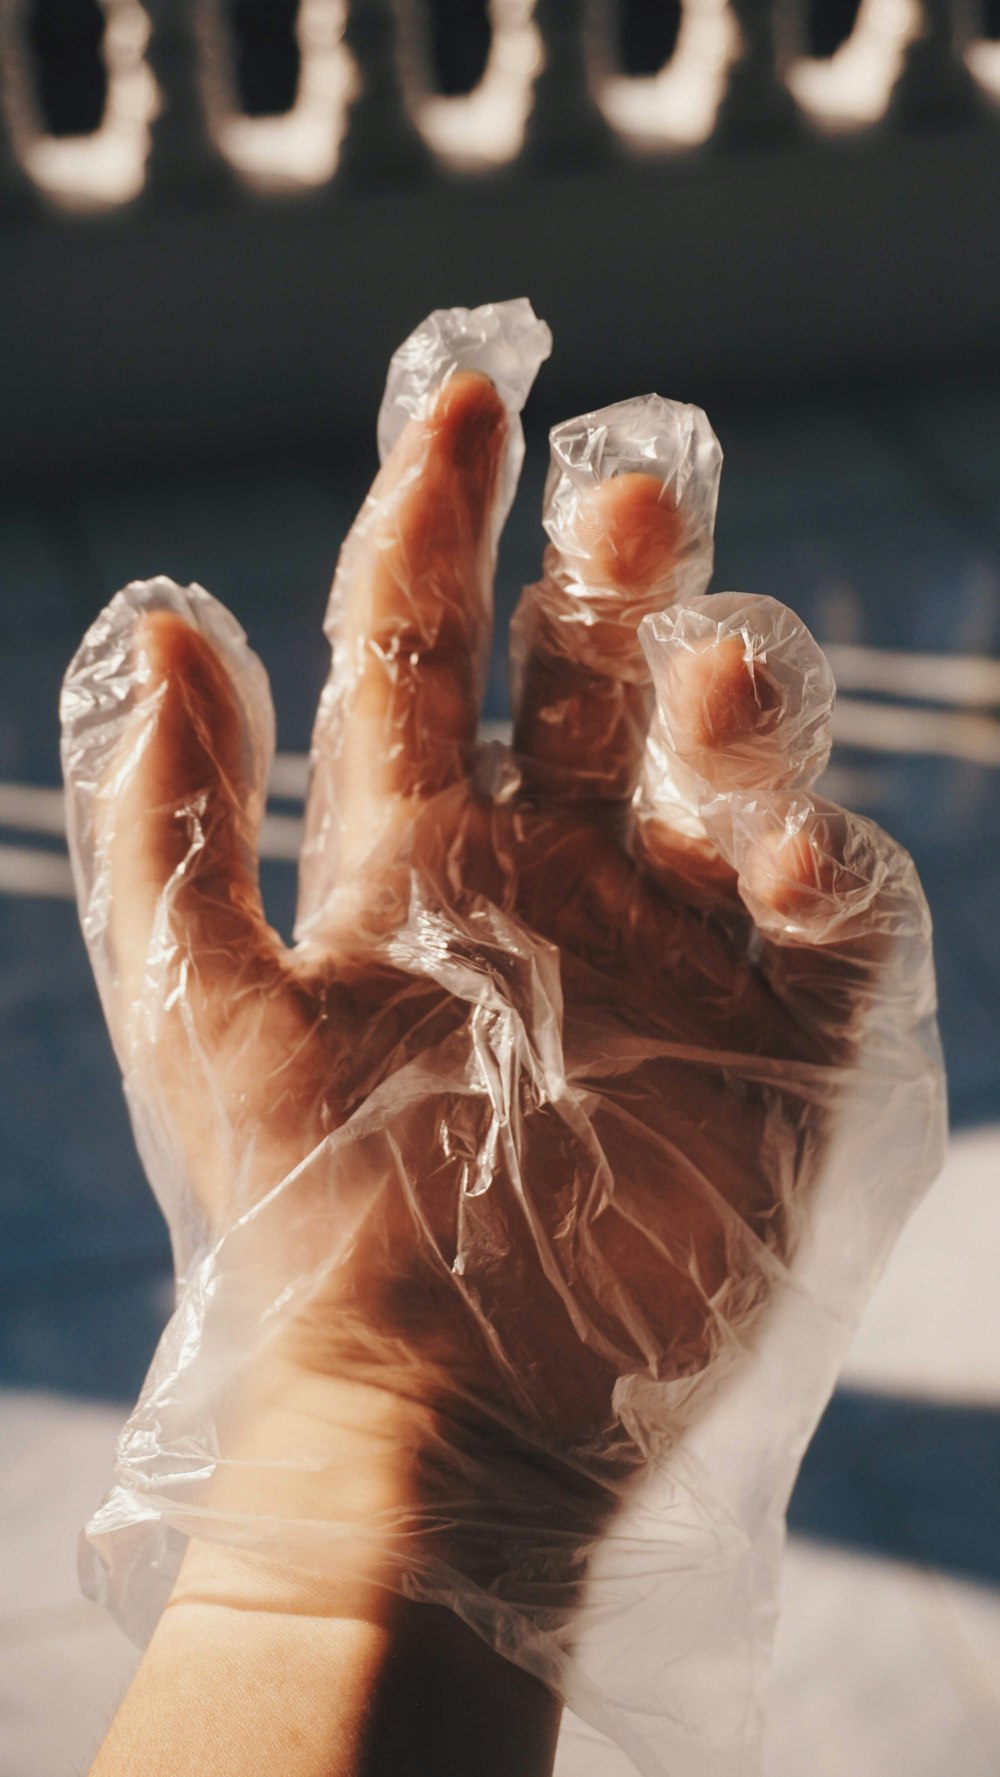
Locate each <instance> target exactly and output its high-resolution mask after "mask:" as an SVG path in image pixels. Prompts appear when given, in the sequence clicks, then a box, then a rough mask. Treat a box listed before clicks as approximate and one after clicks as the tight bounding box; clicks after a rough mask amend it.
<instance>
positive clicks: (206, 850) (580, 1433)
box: [62, 302, 944, 1777]
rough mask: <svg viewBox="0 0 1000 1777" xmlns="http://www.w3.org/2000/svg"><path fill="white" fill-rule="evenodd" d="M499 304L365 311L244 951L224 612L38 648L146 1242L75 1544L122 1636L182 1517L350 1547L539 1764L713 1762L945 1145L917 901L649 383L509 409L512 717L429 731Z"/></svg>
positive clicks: (483, 460)
mask: <svg viewBox="0 0 1000 1777" xmlns="http://www.w3.org/2000/svg"><path fill="white" fill-rule="evenodd" d="M548 344H549V340H548V334H547V330H546V329H544V327H543V326H542V324H541V323H538V322H536V321H535V319H534V317H533V315H532V314H531V310H530V307H529V306H528V305H527V304H526V303H524V302H520V303H514V304H500V305H496V306H490V307H488V308H487V309H483V310H473V311H466V310H455V311H450V312H449V313H446V314H439V315H437V316H434V317H431V320H430V321H429V322H427V323H425V324H424V326H423V327H422V328H419V329H418V330H417V332H416V333H415V334H414V335H413V336H412V338H411V339H410V340H409V341H408V342H407V343H406V345H405V346H404V347H403V348H401V350H400V352H398V353H397V354H396V357H395V358H394V360H393V366H392V369H391V372H390V378H389V387H388V391H387V396H386V403H385V405H384V406H383V411H382V417H381V420H380V427H379V438H380V445H381V449H382V454H383V459H384V461H383V468H382V471H381V473H380V476H379V478H378V479H377V480H376V483H375V486H374V488H373V490H372V494H371V496H370V497H369V499H368V501H367V502H366V504H365V507H364V508H363V510H362V513H361V515H360V517H359V520H358V523H357V525H356V527H355V530H354V532H353V533H352V536H351V538H350V539H349V540H348V542H347V544H346V545H345V548H344V551H343V554H342V557H341V562H340V565H339V567H338V571H337V576H336V579H335V583H334V589H333V594H332V597H331V606H330V615H329V618H328V623H327V630H328V634H329V635H330V638H331V641H332V643H333V646H334V658H333V665H332V669H331V675H330V681H329V684H328V686H327V690H326V692H325V693H324V697H323V700H322V704H321V708H320V712H319V716H318V719H317V726H316V735H315V744H314V754H313V777H312V786H311V790H310V799H309V806H308V809H307V822H306V834H307V837H306V843H305V847H304V851H303V865H302V875H301V891H300V908H299V920H298V927H297V939H298V941H297V945H296V947H295V948H294V950H292V951H287V950H286V949H285V947H284V946H283V945H282V943H281V941H280V940H279V939H278V938H277V937H276V936H275V934H273V933H271V932H270V931H269V930H268V928H267V927H266V926H265V924H264V922H263V917H262V913H261V909H260V905H259V900H258V894H257V888H256V863H255V859H256V849H257V841H258V836H259V830H260V823H261V819H262V815H263V809H264V803H265V788H266V778H267V770H268V764H269V760H270V755H271V751H272V747H273V717H272V713H271V706H270V699H269V693H268V688H267V682H266V677H265V675H264V671H263V669H262V667H261V666H260V663H259V662H258V661H257V659H256V657H255V656H254V655H253V654H252V653H251V651H250V649H249V647H248V645H247V642H246V638H245V637H244V635H243V632H242V630H241V629H240V628H239V625H238V624H237V623H236V622H235V620H234V619H233V618H232V617H231V616H230V615H229V614H228V613H227V612H226V611H224V610H223V608H222V607H221V606H219V605H218V604H217V603H216V602H215V601H214V600H213V599H212V598H211V597H210V596H209V594H208V593H206V592H204V591H203V590H202V589H201V588H199V587H189V588H187V589H182V588H180V587H177V586H175V585H174V584H173V583H172V582H170V581H168V580H165V579H159V580H154V581H149V582H142V583H135V584H133V585H131V586H129V587H127V588H126V589H125V590H124V591H123V592H121V593H119V594H118V596H117V597H116V598H115V599H114V600H112V602H111V604H110V605H109V607H108V608H107V610H106V611H105V612H103V613H102V615H101V616H100V617H99V618H98V620H97V622H96V623H95V624H94V626H93V627H92V629H91V630H90V631H89V633H88V635H87V637H86V638H85V640H84V643H83V645H82V647H81V649H80V652H79V653H78V654H77V656H76V658H75V660H74V661H73V663H72V665H71V666H70V669H69V672H68V674H67V678H66V685H65V690H64V697H63V705H62V715H63V725H64V765H65V775H66V783H67V794H68V810H69V836H70V846H71V852H72V857H73V864H74V871H75V875H76V881H77V887H78V893H79V899H80V907H81V916H82V921H83V929H84V934H85V937H86V940H87V943H88V946H89V949H90V954H91V957H92V960H93V964H94V969H95V974H96V976H97V980H98V985H99V988H100V991H101V995H102V1000H103V1003H104V1006H105V1009H106V1013H107V1018H108V1022H109V1026H110V1029H111V1032H112V1037H113V1040H114V1042H115V1046H116V1051H117V1054H118V1057H119V1060H120V1063H121V1067H122V1072H123V1076H124V1082H125V1091H126V1094H127V1098H128V1103H129V1106H130V1110H131V1114H132V1119H133V1125H134V1129H135V1134H136V1140H137V1142H138V1145H139V1149H140V1152H141V1154H142V1158H143V1162H144V1164H145V1167H146V1170H147V1172H148V1175H149V1178H150V1182H151V1184H152V1186H153V1189H154V1191H155V1192H156V1194H157V1197H158V1199H159V1201H160V1203H161V1205H162V1207H163V1210H164V1213H165V1215H166V1217H167V1220H168V1222H169V1224H170V1227H171V1233H172V1237H173V1241H174V1251H175V1258H176V1266H177V1280H178V1283H177V1306H176V1311H175V1313H174V1315H173V1318H172V1320H171V1322H170V1324H169V1326H168V1328H167V1330H166V1332H165V1333H164V1335H163V1338H162V1340H161V1342H160V1345H159V1348H158V1350H157V1353H156V1356H155V1358H154V1361H153V1365H152V1368H151V1370H150V1373H149V1377H148V1379H147V1382H146V1384H145V1387H144V1389H143V1392H142V1395H141V1397H140V1400H139V1402H138V1403H137V1406H136V1408H135V1410H134V1412H133V1413H132V1415H131V1417H130V1419H129V1421H128V1424H127V1425H126V1427H125V1430H124V1432H123V1434H122V1437H121V1440H120V1444H119V1448H118V1454H117V1462H116V1471H115V1480H114V1485H113V1487H112V1489H111V1491H110V1493H109V1495H108V1497H107V1499H106V1500H105V1502H104V1504H103V1505H102V1507H101V1508H100V1510H99V1511H98V1513H97V1515H96V1516H95V1518H94V1519H93V1520H92V1522H91V1523H90V1525H89V1526H88V1527H87V1531H86V1533H85V1538H84V1541H83V1544H82V1572H83V1579H84V1584H85V1587H86V1589H87V1590H88V1592H89V1593H90V1594H91V1595H92V1596H95V1597H98V1598H100V1599H102V1600H103V1601H104V1602H106V1603H107V1604H108V1605H109V1606H110V1608H111V1609H112V1610H113V1611H114V1613H115V1615H116V1616H117V1617H118V1618H119V1620H120V1621H121V1622H122V1623H123V1624H124V1626H125V1627H126V1628H127V1629H128V1631H129V1632H130V1633H131V1634H133V1635H134V1636H135V1637H136V1638H137V1639H139V1640H140V1641H141V1640H142V1639H144V1638H145V1637H146V1636H147V1635H148V1633H149V1632H150V1630H151V1628H152V1626H153V1625H154V1623H155V1621H156V1618H157V1615H158V1612H159V1611H160V1610H161V1608H162V1606H163V1604H164V1602H165V1600H166V1598H167V1596H168V1595H169V1591H170V1588H171V1586H172V1584H173V1582H174V1578H175V1576H176V1574H177V1572H178V1568H179V1565H180V1563H181V1560H182V1557H183V1555H184V1550H185V1545H186V1543H187V1540H188V1539H189V1538H191V1537H194V1538H197V1539H199V1541H202V1542H208V1543H215V1544H226V1545H230V1546H232V1547H235V1548H238V1549H242V1550H249V1551H252V1552H254V1553H257V1554H261V1555H265V1556H267V1557H269V1558H273V1559H276V1560H280V1561H283V1562H287V1563H290V1564H292V1565H293V1566H297V1567H299V1568H302V1569H305V1570H306V1571H308V1572H309V1573H310V1574H315V1575H330V1576H333V1577H334V1578H335V1577H336V1576H337V1575H339V1574H342V1573H354V1572H356V1571H357V1570H358V1564H359V1562H360V1563H361V1564H362V1565H363V1567H364V1571H366V1572H369V1571H372V1570H373V1569H374V1570H375V1571H377V1573H378V1577H379V1584H383V1585H387V1586H389V1587H392V1588H395V1589H396V1590H398V1591H400V1592H403V1593H405V1594H406V1595H407V1596H409V1597H411V1598H414V1599H417V1600H427V1601H433V1602H438V1603H444V1604H446V1605H448V1606H450V1607H451V1608H452V1609H453V1610H454V1611H456V1612H457V1613H458V1615H459V1616H460V1617H462V1618H463V1620H464V1621H465V1622H466V1623H468V1624H469V1625H470V1626H471V1627H472V1628H473V1629H475V1630H476V1631H477V1632H478V1633H479V1634H480V1635H482V1636H483V1637H484V1638H485V1639H486V1640H487V1641H488V1642H489V1643H490V1644H491V1645H492V1646H494V1647H495V1648H497V1649H498V1650H499V1651H500V1652H501V1653H502V1654H503V1655H505V1656H506V1657H507V1658H509V1659H511V1660H513V1661H515V1662H517V1663H519V1664H520V1665H522V1666H523V1667H525V1668H526V1669H527V1670H529V1671H531V1672H532V1673H534V1674H536V1675H537V1676H538V1677H539V1678H540V1679H541V1680H542V1681H543V1682H544V1683H545V1684H546V1685H548V1686H549V1687H550V1688H551V1689H552V1690H553V1691H555V1692H556V1693H557V1694H558V1695H559V1696H560V1697H561V1698H562V1699H563V1700H564V1702H565V1704H566V1706H567V1709H566V1714H565V1716H564V1726H563V1731H562V1736H561V1740H560V1747H559V1753H558V1758H557V1767H556V1768H557V1772H558V1773H559V1774H560V1777H582V1774H583V1773H585V1772H593V1773H597V1772H600V1773H601V1777H615V1773H622V1774H624V1773H628V1772H639V1773H641V1774H642V1777H675V1774H676V1773H678V1772H680V1771H683V1773H684V1777H737V1774H740V1777H743V1774H745V1773H749V1772H751V1771H753V1770H754V1769H755V1768H756V1761H757V1755H758V1743H759V1730H760V1721H761V1712H762V1698H763V1694H764V1688H765V1683H766V1675H767V1665H768V1659H769V1650H770V1642H771V1635H772V1629H773V1620H774V1615H775V1610H776V1591H777V1577H778V1564H779V1559H780V1550H781V1542H782V1535H783V1524H784V1513H785V1508H786V1505H787V1499H788V1495H789V1492H790V1488H791V1484H792V1481H793V1479H794V1475H795V1472H796V1469H797V1466H798V1463H799V1460H800V1458H801V1455H802V1451H803V1449H804V1447H805V1444H806V1443H807V1441H808V1438H809V1436H810V1434H811V1432H812V1429H813V1427H814V1425H815V1423H816V1420H817V1418H818V1416H819V1414H820V1412H821V1410H822V1408H823V1405H824V1404H825V1401H826V1399H827V1397H828V1395H829V1392H830V1390H831V1388H832V1386H833V1382H834V1378H835V1375H836V1372H837V1368H838V1365H839V1363H840V1360H841V1357H842V1354H843V1352H844V1349H845V1346H846V1344H847V1341H848V1339H849V1336H850V1333H851V1330H852V1327H853V1326H854V1324H855V1322H856V1320H857V1317H858V1315H859V1313H860V1310H861V1308H862V1306H863V1303H864V1301H865V1299H866V1297H867V1295H868V1293H869V1291H870V1289H871V1287H872V1285H873V1283H874V1281H875V1279H876V1278H877V1276H878V1274H879V1271H880V1269H881V1267H882V1265H883V1263H884V1261H885V1258H886V1256H887V1253H888V1251H889V1248H890V1246H891V1243H892V1241H893V1239H894V1237H895V1235H896V1233H897V1231H898V1229H899V1227H900V1225H901V1223H902V1221H903V1219H904V1217H905V1215H906V1213H907V1212H908V1210H909V1209H910V1208H911V1207H912V1206H913V1204H914V1203H915V1202H916V1201H917V1199H918V1198H919V1196H920V1194H921V1192H922V1191H923V1189H924V1188H925V1187H926V1185H927V1184H928V1183H929V1181H930V1180H931V1178H932V1177H933V1176H934V1174H935V1172H936V1170H937V1168H938V1166H939V1164H940V1160H941V1154H942V1145H943V1136H944V1108H943V1107H944V1092H943V1075H942V1069H941V1060H940V1052H939V1047H938V1040H937V1034H936V1027H935V1016H934V1015H935V997H934V979H933V968H932V962H931V950H930V923H929V917H928V913H927V908H926V904H925V902H924V899H923V896H922V894H921V891H920V887H919V884H918V882H917V879H916V875H915V872H914V870H913V866H912V863H911V862H910V860H909V859H908V858H907V856H906V855H905V853H903V852H902V851H901V850H900V849H899V848H898V847H896V846H895V845H894V844H893V842H892V841H891V840H889V839H888V838H887V837H886V836H885V835H884V834H883V833H881V832H880V831H879V830H878V829H877V828H875V827H874V826H873V825H872V824H871V823H870V822H868V821H865V820H862V819H860V818H858V817H855V816H851V815H848V814H845V813H844V812H843V811H842V810H840V809H838V808H836V807H835V806H834V805H833V804H830V803H827V802H824V801H823V800H822V799H821V798H818V797H817V796H815V795H814V793H813V792H812V790H811V787H810V786H811V785H812V783H813V782H814V781H815V778H816V777H817V775H818V774H819V772H820V771H821V770H822V768H823V765H824V764H825V760H826V757H827V752H828V748H829V710H830V704H831V701H832V695H833V685H832V679H831V677H830V673H829V668H828V667H827V665H826V662H825V661H824V659H823V656H822V654H821V652H820V650H819V649H818V647H817V646H816V644H815V642H814V641H813V640H812V638H811V637H810V636H809V635H808V632H807V631H806V630H805V629H804V627H803V626H802V624H801V623H800V622H799V621H798V619H796V618H795V617H794V616H793V615H792V613H791V612H789V611H788V610H786V609H785V608H784V607H782V606H780V605H777V604H776V603H775V602H774V601H773V600H770V599H765V598H755V597H751V596H749V595H744V594H735V593H727V594H721V595H715V596H706V594H705V588H706V586H707V584H708V581H709V578H710V574H711V565H712V540H711V539H712V523H713V519H714V511H715V502H716V493H717V487H718V478H719V469H720V463H721V455H720V452H719V448H718V444H717V442H716V440H715V438H714V435H713V434H712V432H711V429H710V427H709V426H708V423H707V421H706V420H705V417H704V415H702V414H701V413H699V412H698V410H697V409H693V408H690V407H685V406H683V405H681V404H678V403H673V402H666V401H663V400H661V399H660V398H659V397H656V396H649V397H645V398H642V399H639V400H636V401H631V402H624V403H621V404H619V405H618V406H616V407H613V408H610V409H606V410H604V411H603V412H602V413H597V414H588V415H584V416H583V417H582V418H581V419H578V420H575V421H572V422H569V423H568V424H567V425H564V426H560V427H557V428H556V430H555V431H554V433H553V435H552V437H553V466H552V471H551V474H550V477H549V481H548V485H547V490H546V501H545V526H546V530H547V532H548V536H549V545H548V549H547V551H546V557H545V569H544V573H543V577H542V579H541V580H540V581H539V583H538V584H537V585H536V586H534V587H531V588H529V589H527V591H526V593H525V596H524V599H523V600H522V603H521V606H520V608H519V610H518V613H517V616H516V618H515V622H514V628H513V636H512V658H513V665H514V687H515V730H514V746H513V749H508V748H505V747H501V746H498V745H496V744H493V745H489V746H479V745H478V744H477V742H476V736H475V721H476V707H477V698H478V692H479V687H480V685H481V679H482V668H483V662H484V659H485V654H486V649H487V646H488V629H489V624H488V614H489V601H490V584H491V579H492V572H493V567H494V562H495V552H496V542H497V537H498V534H499V527H500V523H501V521H502V517H503V515H504V514H505V512H506V510H507V508H508V506H509V503H510V499H511V497H512V493H513V487H514V483H515V481H516V477H517V471H518V469H519V466H520V461H521V455H522V451H523V445H522V439H521V430H520V421H519V418H518V414H519V411H520V407H521V405H522V404H523V401H524V399H525V398H526V395H527V392H528V389H529V387H530V384H531V381H532V379H533V376H534V374H535V372H536V370H537V368H538V364H539V363H540V361H541V359H542V358H543V357H544V356H545V355H546V354H547V350H548ZM484 373H485V378H487V379H489V380H484ZM654 702H655V708H654ZM317 1428H318V1429H317ZM387 1434H388V1435H387ZM359 1440H360V1442H359ZM387 1444H389V1445H391V1447H392V1449H393V1450H394V1451H401V1452H402V1453H403V1458H404V1459H405V1460H403V1461H402V1462H401V1463H398V1462H396V1461H395V1460H394V1461H393V1462H392V1463H391V1464H390V1466H389V1467H388V1468H384V1467H383V1466H380V1463H379V1462H377V1461H375V1460H371V1461H370V1462H369V1458H370V1456H371V1451H372V1449H374V1448H375V1447H376V1446H377V1447H378V1449H379V1450H382V1449H383V1448H385V1447H386V1445H387ZM345 1451H346V1452H347V1453H348V1454H347V1455H346V1456H345V1454H344V1453H345ZM345 1465H346V1466H345ZM345 1474H347V1477H348V1482H353V1483H354V1484H347V1483H345ZM358 1475H361V1476H362V1477H364V1485H358V1484H356V1483H357V1476H358ZM473 1757H474V1749H470V1759H471V1758H473Z"/></svg>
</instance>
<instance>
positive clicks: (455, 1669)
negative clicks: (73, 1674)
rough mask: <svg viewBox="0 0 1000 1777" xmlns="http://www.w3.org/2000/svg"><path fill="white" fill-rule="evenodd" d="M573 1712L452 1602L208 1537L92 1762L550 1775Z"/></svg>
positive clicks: (105, 1774) (370, 1775)
mask: <svg viewBox="0 0 1000 1777" xmlns="http://www.w3.org/2000/svg"><path fill="white" fill-rule="evenodd" d="M558 1724H559V1705H558V1703H557V1702H556V1701H555V1699H553V1698H552V1697H551V1696H550V1695H549V1693H548V1692H547V1691H545V1690H544V1688H543V1687H542V1686H541V1685H540V1684H539V1683H538V1682H537V1681H536V1680H534V1679H533V1678H531V1677H530V1676H529V1675H528V1674H527V1673H525V1672H523V1671H521V1670H520V1669H519V1668H518V1667H516V1666H513V1665H511V1664H510V1662H509V1661H507V1660H504V1659H502V1658H501V1657H500V1656H499V1655H497V1654H495V1653H493V1652H492V1650H491V1649H489V1648H488V1647H487V1646H486V1645H485V1643H483V1642H482V1641H481V1640H480V1639H479V1637H478V1636H476V1635H475V1634H473V1632H472V1631H471V1630H469V1629H467V1628H466V1627H465V1625H464V1624H463V1623H461V1622H460V1621H459V1619H458V1618H457V1617H455V1616H454V1615H453V1614H452V1613H451V1612H450V1611H448V1610H446V1609H443V1608H437V1607H432V1606H429V1605H422V1604H413V1603H411V1602H409V1601H408V1600H406V1599H402V1598H399V1597H397V1596H394V1595H393V1594H391V1593H389V1592H388V1591H387V1590H386V1589H385V1588H384V1587H381V1586H378V1585H368V1584H365V1583H364V1582H363V1581H358V1580H355V1581H351V1582H345V1583H344V1584H343V1585H341V1586H330V1585H329V1583H327V1582H316V1583H315V1584H312V1585H310V1584H308V1583H305V1582H303V1579H302V1576H301V1575H298V1574H295V1573H293V1572H291V1571H290V1570H283V1569H281V1568H280V1567H277V1566H274V1565H269V1564H263V1563H259V1562H257V1561H255V1560H251V1559H247V1558H244V1557H242V1556H236V1555H230V1554H229V1553H228V1552H225V1551H219V1550H216V1549H209V1548H207V1547H205V1546H198V1545H194V1546H193V1548H192V1551H191V1556H190V1557H189V1560H188V1562H187V1563H186V1565H185V1568H184V1570H183V1573H182V1576H181V1580H180V1581H179V1583H178V1588H177V1590H176V1592H175V1595H174V1598H173V1599H172V1601H171V1604H170V1605H169V1607H168V1608H167V1610H166V1612H165V1613H164V1616H163V1618H162V1620H161V1622H160V1624H159V1626H158V1628H157V1630H156V1633H155V1635H154V1636H153V1639H152V1641H151V1643H150V1646H149V1648H148V1650H147V1653H146V1655H145V1658H144V1660H143V1662H142V1665H141V1666H140V1668H139V1672H138V1674H137V1675H136V1678H135V1680H134V1682H133V1684H132V1687H131V1689H130V1691H129V1693H128V1696H127V1697H126V1699H125V1702H124V1703H123V1705H122V1708H121V1710H120V1711H119V1714H118V1716H117V1718H116V1720H115V1722H114V1724H113V1726H112V1728H111V1731H110V1733H109V1735H108V1738H107V1740H106V1741H105V1743H104V1746H103V1747H102V1749H101V1751H100V1753H99V1754H98V1757H97V1760H96V1763H95V1764H94V1766H93V1770H92V1777H126V1774H127V1777H133V1773H134V1772H136V1771H140V1770H141V1771H142V1772H143V1777H206V1774H207V1773H209V1772H211V1773H212V1774H213V1777H271V1774H272V1773H273V1774H274V1777H418V1774H419V1777H429V1774H430V1773H434V1777H469V1772H470V1769H471V1768H473V1767H474V1769H475V1771H476V1777H548V1774H549V1773H550V1772H551V1769H552V1764H553V1759H554V1754H555V1740H556V1734H557V1730H558Z"/></svg>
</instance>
